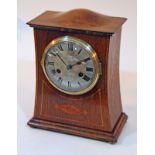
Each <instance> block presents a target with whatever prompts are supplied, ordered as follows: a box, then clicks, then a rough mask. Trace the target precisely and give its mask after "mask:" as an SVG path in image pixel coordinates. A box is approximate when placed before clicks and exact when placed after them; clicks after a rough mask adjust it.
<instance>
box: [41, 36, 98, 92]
mask: <svg viewBox="0 0 155 155" xmlns="http://www.w3.org/2000/svg"><path fill="white" fill-rule="evenodd" d="M63 41H70V42H72V43H76V44H78V45H80V46H82V47H84V48H85V50H86V51H87V52H89V54H90V57H91V59H92V60H93V62H94V65H95V69H96V72H95V76H94V79H93V82H92V83H91V84H90V85H89V86H88V87H87V88H85V89H83V90H81V91H79V92H70V91H65V90H62V89H61V88H59V87H57V85H55V84H54V83H53V82H52V81H51V80H50V79H49V77H48V75H47V73H46V70H45V66H44V62H45V58H46V53H47V52H48V50H49V49H50V48H51V47H53V46H54V45H56V44H57V43H59V42H63ZM100 64H101V63H99V59H98V57H97V54H96V52H95V51H94V49H93V48H92V47H91V46H90V45H89V44H88V43H86V42H85V41H83V40H81V39H78V38H75V37H70V36H63V37H59V38H56V39H54V40H52V41H51V42H50V43H49V44H48V45H47V47H46V48H45V50H44V53H43V56H42V60H41V66H42V69H43V72H44V74H45V76H46V78H47V80H48V81H49V83H50V84H51V85H52V86H53V87H54V88H56V89H57V90H59V91H61V92H63V93H65V94H69V95H82V94H85V93H87V92H88V91H90V90H91V89H92V88H93V87H94V86H95V85H96V83H97V81H98V79H99V75H100V74H101V67H100V66H101V65H100Z"/></svg>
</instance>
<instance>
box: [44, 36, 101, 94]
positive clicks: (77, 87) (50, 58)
mask: <svg viewBox="0 0 155 155" xmlns="http://www.w3.org/2000/svg"><path fill="white" fill-rule="evenodd" d="M42 67H43V70H44V73H45V75H46V77H47V79H48V80H49V82H50V83H51V84H52V85H53V86H54V87H55V88H57V89H58V90H60V91H62V92H64V93H66V94H71V95H80V94H84V93H86V92H88V91H90V90H91V89H92V88H93V87H94V86H95V84H96V82H97V80H98V78H99V62H98V58H97V55H96V53H95V52H94V50H93V49H92V47H91V46H90V45H88V44H87V43H86V42H84V41H82V40H79V39H77V38H73V37H69V36H65V37H61V38H58V39H56V40H53V41H52V42H51V43H50V44H49V45H48V46H47V47H46V49H45V52H44V55H43V59H42Z"/></svg>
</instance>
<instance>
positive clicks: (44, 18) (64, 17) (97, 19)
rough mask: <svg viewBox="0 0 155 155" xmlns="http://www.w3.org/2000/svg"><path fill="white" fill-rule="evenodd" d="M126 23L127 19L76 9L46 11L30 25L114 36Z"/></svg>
mask: <svg viewBox="0 0 155 155" xmlns="http://www.w3.org/2000/svg"><path fill="white" fill-rule="evenodd" d="M125 21H126V18H121V17H112V16H107V15H102V14H99V13H96V12H93V11H90V10H87V9H75V10H71V11H68V12H55V11H46V12H44V13H43V14H41V15H40V16H38V17H37V18H35V19H33V20H31V21H30V22H28V24H29V25H30V26H33V27H43V28H48V29H53V30H54V29H59V30H61V31H64V30H66V29H67V30H68V31H72V29H73V30H80V31H82V30H83V31H84V32H85V33H91V32H99V34H100V33H109V34H113V33H114V32H116V31H117V30H118V29H119V28H120V27H121V26H122V24H123V23H124V22H125ZM89 31H90V32H89ZM91 34H93V33H91Z"/></svg>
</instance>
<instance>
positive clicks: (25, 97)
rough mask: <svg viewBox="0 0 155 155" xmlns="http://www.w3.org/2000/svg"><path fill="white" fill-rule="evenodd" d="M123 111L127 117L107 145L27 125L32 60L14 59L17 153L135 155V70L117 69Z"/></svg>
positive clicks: (31, 102) (32, 89) (31, 103)
mask: <svg viewBox="0 0 155 155" xmlns="http://www.w3.org/2000/svg"><path fill="white" fill-rule="evenodd" d="M120 82H121V95H122V104H123V110H124V112H125V113H126V114H127V115H128V116H129V119H128V121H127V124H126V125H125V127H124V129H123V132H122V134H121V135H120V137H119V140H118V143H116V144H114V145H113V144H109V143H105V142H100V141H97V140H91V139H86V138H81V137H77V136H71V135H66V134H61V133H56V132H50V131H45V130H41V129H34V128H30V127H29V126H27V122H28V120H29V119H30V118H31V117H32V115H33V110H34V100H35V62H34V61H28V60H22V59H18V155H103V154H104V155H136V148H137V127H136V124H137V114H136V112H137V110H136V109H137V106H136V73H130V72H121V73H120Z"/></svg>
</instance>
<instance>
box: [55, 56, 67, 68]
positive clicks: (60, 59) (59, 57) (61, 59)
mask: <svg viewBox="0 0 155 155" xmlns="http://www.w3.org/2000/svg"><path fill="white" fill-rule="evenodd" d="M57 56H58V57H59V59H60V60H61V61H62V62H63V63H64V64H65V66H67V65H66V63H65V61H64V60H63V59H62V58H61V57H60V55H58V54H57Z"/></svg>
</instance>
